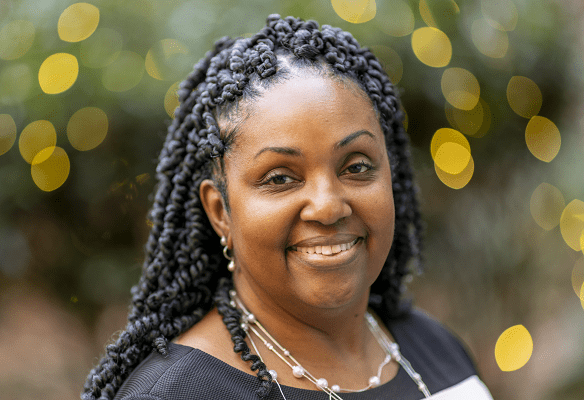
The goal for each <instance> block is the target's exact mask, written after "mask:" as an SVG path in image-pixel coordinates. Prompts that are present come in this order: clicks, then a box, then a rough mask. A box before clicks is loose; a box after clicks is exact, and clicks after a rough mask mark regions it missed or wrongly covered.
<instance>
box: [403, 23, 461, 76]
mask: <svg viewBox="0 0 584 400" xmlns="http://www.w3.org/2000/svg"><path fill="white" fill-rule="evenodd" d="M412 49H413V50H414V54H415V55H416V57H418V59H419V60H420V61H421V62H422V63H424V64H426V65H428V66H430V67H434V68H441V67H445V66H447V65H448V64H449V63H450V59H451V58H452V44H451V43H450V39H448V36H446V34H445V33H444V32H442V31H441V30H439V29H437V28H432V27H424V28H418V29H416V30H415V31H414V33H413V34H412Z"/></svg>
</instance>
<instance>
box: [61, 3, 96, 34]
mask: <svg viewBox="0 0 584 400" xmlns="http://www.w3.org/2000/svg"><path fill="white" fill-rule="evenodd" d="M98 24H99V9H98V8H97V7H96V6H94V5H93V4H89V3H75V4H72V5H70V6H69V7H67V8H66V9H65V11H63V12H62V13H61V16H60V17H59V22H58V23H57V31H58V33H59V37H60V38H61V40H63V41H65V42H80V41H82V40H84V39H87V38H88V37H89V36H91V34H92V33H93V32H94V31H95V29H96V28H97V25H98Z"/></svg>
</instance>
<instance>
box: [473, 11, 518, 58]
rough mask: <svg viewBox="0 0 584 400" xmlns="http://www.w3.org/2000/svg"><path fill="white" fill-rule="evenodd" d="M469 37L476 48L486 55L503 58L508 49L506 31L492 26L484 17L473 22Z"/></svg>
mask: <svg viewBox="0 0 584 400" xmlns="http://www.w3.org/2000/svg"><path fill="white" fill-rule="evenodd" d="M471 38H472V42H473V43H474V45H475V46H476V48H477V50H478V51H479V52H481V53H482V54H484V55H485V56H487V57H491V58H503V57H505V55H506V54H507V50H509V36H508V35H507V32H505V31H500V30H498V29H495V28H493V26H492V25H491V24H490V23H489V21H487V20H486V19H484V18H480V19H477V20H476V21H474V22H473V24H472V27H471Z"/></svg>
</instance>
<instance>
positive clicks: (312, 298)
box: [303, 282, 368, 309]
mask: <svg viewBox="0 0 584 400" xmlns="http://www.w3.org/2000/svg"><path fill="white" fill-rule="evenodd" d="M303 293H304V295H303V298H304V299H305V302H306V303H307V304H310V305H311V306H313V307H316V308H322V309H338V308H343V307H345V306H347V305H349V304H351V303H354V302H355V301H359V300H361V297H362V296H359V294H358V293H359V290H358V288H357V286H355V285H353V284H351V283H347V282H345V284H343V285H338V284H335V283H330V282H328V283H327V284H325V285H323V286H321V287H320V288H317V289H316V290H315V289H314V286H313V290H312V291H311V293H306V291H303ZM367 293H368V292H363V293H362V294H363V295H365V294H367Z"/></svg>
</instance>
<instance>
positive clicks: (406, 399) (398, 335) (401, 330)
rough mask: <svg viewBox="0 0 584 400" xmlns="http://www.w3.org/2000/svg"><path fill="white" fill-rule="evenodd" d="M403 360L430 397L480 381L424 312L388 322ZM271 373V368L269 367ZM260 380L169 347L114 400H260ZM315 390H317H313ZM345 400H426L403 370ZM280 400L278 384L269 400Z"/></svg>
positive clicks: (307, 398) (302, 395)
mask: <svg viewBox="0 0 584 400" xmlns="http://www.w3.org/2000/svg"><path fill="white" fill-rule="evenodd" d="M385 323H386V326H387V327H388V329H389V331H390V332H391V333H392V335H393V337H394V338H395V341H396V342H397V343H398V344H399V346H400V350H401V353H402V355H403V356H404V357H405V358H406V359H407V360H408V361H409V362H410V363H411V365H412V367H413V368H414V370H416V372H418V373H419V374H420V375H421V376H422V380H423V381H424V383H426V385H427V386H428V389H429V390H430V392H431V393H436V392H439V391H441V390H444V389H446V388H449V387H451V386H453V385H455V384H457V383H460V382H461V381H463V380H465V379H466V378H468V377H470V376H472V375H476V374H477V372H476V368H475V365H474V363H473V361H472V359H471V358H470V357H469V355H468V352H467V351H466V350H465V348H464V346H463V345H462V343H461V341H460V340H459V339H457V338H456V337H455V336H454V335H453V334H452V333H451V332H450V331H449V330H448V329H446V328H445V327H444V326H442V325H441V324H440V323H439V322H437V321H435V320H434V319H432V318H430V317H429V316H427V315H426V314H425V313H423V312H422V311H420V310H417V309H413V310H412V312H410V313H409V314H408V315H406V316H404V317H402V318H400V319H393V320H390V321H385ZM268 368H269V366H268ZM258 387H259V381H258V378H257V376H255V375H251V374H247V373H245V372H243V371H240V370H238V369H237V368H234V367H232V366H230V365H228V364H226V363H224V362H223V361H221V360H219V359H217V358H215V357H213V356H211V355H209V354H207V353H205V352H203V351H201V350H198V349H193V348H191V347H187V346H182V345H179V344H175V343H169V355H168V356H167V357H166V358H164V357H162V356H161V355H160V354H158V353H152V354H150V355H149V356H148V357H147V358H146V359H145V360H144V361H143V362H142V363H140V365H139V366H138V367H137V368H136V369H135V370H134V371H133V372H132V374H131V375H130V376H129V377H128V379H126V381H125V382H124V384H123V385H122V387H121V388H120V390H119V391H118V393H117V395H116V397H115V399H114V400H209V399H225V400H232V399H233V400H235V399H238V400H257V399H258V397H257V395H256V394H255V391H256V390H257V389H258ZM315 389H316V388H315ZM282 391H283V393H284V395H285V396H286V399H287V400H327V399H328V398H329V396H328V395H327V394H326V393H324V392H323V391H320V390H306V389H298V388H293V387H289V386H282ZM341 397H342V398H343V399H344V400H382V399H383V400H387V399H392V400H416V399H423V398H424V396H423V394H422V393H421V392H420V391H419V390H418V388H417V386H416V384H415V383H414V381H413V380H412V379H411V378H410V377H409V376H408V374H407V373H406V372H405V370H404V369H403V368H401V367H400V368H399V370H398V373H397V375H396V376H395V377H394V378H393V379H392V380H391V381H389V382H387V383H386V384H384V385H381V386H379V387H376V388H373V389H369V390H367V391H365V392H361V393H341ZM276 399H278V400H281V399H282V394H281V393H280V390H279V389H278V386H277V385H276V384H275V383H274V386H273V387H272V391H271V393H270V396H269V400H276Z"/></svg>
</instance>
